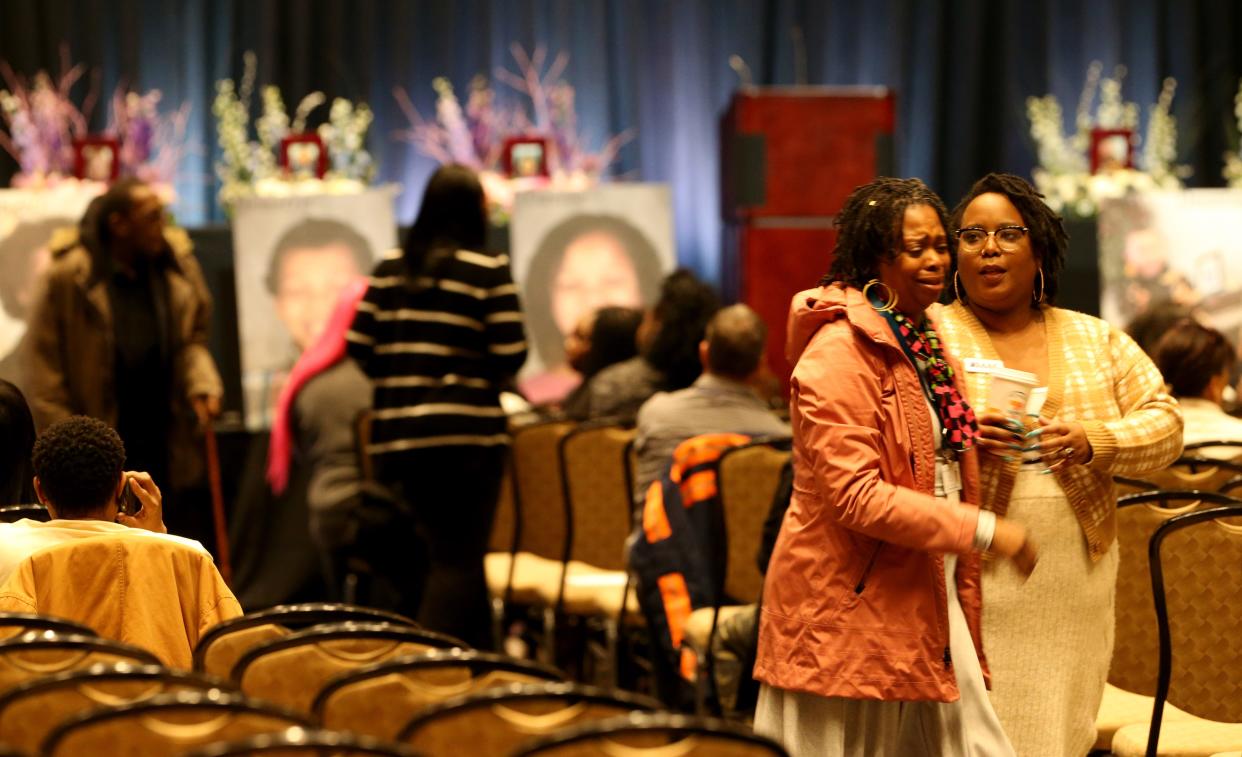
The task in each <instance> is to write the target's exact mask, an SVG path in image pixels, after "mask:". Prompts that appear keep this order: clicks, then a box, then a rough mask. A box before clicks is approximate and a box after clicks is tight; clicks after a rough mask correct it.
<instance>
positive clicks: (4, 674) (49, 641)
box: [0, 631, 160, 693]
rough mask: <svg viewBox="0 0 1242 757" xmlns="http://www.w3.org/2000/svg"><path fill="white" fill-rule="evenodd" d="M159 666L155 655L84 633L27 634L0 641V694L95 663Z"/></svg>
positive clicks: (53, 632) (46, 632)
mask: <svg viewBox="0 0 1242 757" xmlns="http://www.w3.org/2000/svg"><path fill="white" fill-rule="evenodd" d="M117 662H130V663H137V664H139V665H159V664H160V661H159V660H158V659H156V657H155V655H153V654H151V653H150V652H148V651H146V650H145V649H139V648H138V647H135V646H131V645H129V644H122V643H121V642H119V641H111V640H110V639H101V638H99V637H97V636H86V635H84V634H72V633H69V634H64V633H57V632H56V631H29V632H27V633H24V634H22V635H21V636H15V637H13V638H11V639H5V640H4V641H0V693H4V692H7V691H9V690H10V689H12V688H13V687H15V686H18V685H20V684H23V683H25V682H26V681H30V680H33V679H35V678H42V677H44V676H49V675H53V674H55V673H63V672H65V671H69V670H79V669H81V668H89V667H90V666H91V665H94V664H96V663H117Z"/></svg>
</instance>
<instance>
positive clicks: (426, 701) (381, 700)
mask: <svg viewBox="0 0 1242 757" xmlns="http://www.w3.org/2000/svg"><path fill="white" fill-rule="evenodd" d="M564 679H565V677H564V675H563V674H562V673H561V672H560V671H559V670H556V669H555V668H551V667H549V666H547V665H543V664H540V663H537V662H531V661H527V660H518V659H514V658H512V657H503V656H501V655H495V654H491V653H488V652H478V651H475V650H468V649H446V650H436V651H432V652H427V653H425V654H421V655H411V656H406V657H397V658H393V659H390V660H386V661H384V662H380V663H376V664H374V665H368V666H366V667H362V668H358V669H357V670H354V671H351V672H349V673H346V674H344V675H341V676H338V677H336V678H334V679H332V680H331V681H329V682H328V684H327V685H326V686H324V687H323V688H322V689H320V691H319V694H318V695H317V696H316V697H315V701H314V703H313V705H312V707H311V709H312V711H313V712H314V714H315V717H316V718H317V719H318V721H319V723H320V724H322V725H323V726H324V727H325V728H335V729H339V730H350V731H354V732H356V733H365V734H367V735H368V736H374V737H376V738H381V739H392V738H395V737H396V735H397V733H398V732H399V731H400V730H401V727H402V726H404V725H405V724H406V723H408V722H409V720H410V718H411V717H413V716H414V715H416V714H417V713H419V712H420V711H422V710H423V709H425V708H427V707H428V706H430V705H433V704H436V703H437V702H443V701H445V700H447V699H452V698H453V697H458V696H462V695H464V694H470V693H475V692H478V691H484V690H486V689H491V688H495V687H498V686H505V685H508V684H514V683H538V682H547V681H563V680H564Z"/></svg>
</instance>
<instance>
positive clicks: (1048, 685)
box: [937, 174, 1182, 755]
mask: <svg viewBox="0 0 1242 757" xmlns="http://www.w3.org/2000/svg"><path fill="white" fill-rule="evenodd" d="M951 220H952V224H953V226H954V227H955V232H954V234H953V236H954V237H955V239H956V256H955V260H954V266H955V272H954V276H953V287H954V295H955V298H956V301H955V302H953V303H952V304H951V305H949V306H947V307H943V308H939V313H938V314H937V315H938V321H939V331H940V335H941V338H942V339H943V340H944V343H945V346H946V347H948V348H949V350H950V351H951V352H953V353H955V354H956V355H957V356H958V358H959V359H961V360H962V361H963V365H964V369H965V370H964V373H965V379H966V382H965V383H966V389H967V394H968V399H969V401H970V403H971V404H972V405H974V406H975V407H977V408H981V409H983V412H982V414H981V417H980V431H981V435H982V437H983V439H982V441H981V442H980V449H981V450H983V451H984V452H986V453H990V454H983V455H980V468H981V471H980V473H981V485H982V487H981V488H982V500H983V506H984V507H986V508H988V509H991V510H993V511H995V512H996V513H997V514H998V515H1003V516H1004V517H1006V518H1009V519H1012V520H1014V521H1016V522H1018V523H1021V524H1023V525H1025V526H1026V527H1027V529H1028V531H1029V533H1030V534H1031V537H1032V539H1033V540H1034V541H1035V542H1036V543H1037V544H1039V546H1040V561H1039V565H1038V566H1037V567H1036V569H1035V572H1034V573H1033V574H1032V575H1031V577H1030V578H1029V579H1028V580H1026V581H1023V579H1022V577H1021V576H1020V575H1019V574H1018V573H1017V572H1016V571H1015V570H1014V568H1013V566H1012V564H1011V563H1010V562H1009V561H1005V560H995V561H991V562H990V563H988V564H987V565H986V567H985V569H984V573H983V639H984V644H985V653H986V656H987V659H988V661H989V663H990V664H991V669H992V701H993V705H994V707H995V709H996V712H997V714H998V715H999V716H1000V719H1001V723H1002V724H1003V725H1004V728H1005V732H1006V733H1007V734H1009V737H1010V739H1011V741H1012V742H1013V746H1014V748H1015V750H1016V751H1017V753H1018V754H1019V755H1082V754H1085V753H1086V752H1087V751H1088V750H1089V749H1090V748H1091V745H1092V743H1093V742H1094V740H1095V714H1096V711H1097V710H1098V709H1099V703H1100V697H1101V696H1102V694H1103V690H1104V682H1105V679H1106V678H1107V676H1108V665H1109V659H1110V657H1111V656H1112V647H1113V597H1114V590H1113V587H1114V582H1115V579H1116V576H1117V544H1116V538H1115V537H1116V516H1115V510H1116V508H1115V501H1116V497H1115V493H1114V491H1113V483H1112V477H1113V476H1114V475H1124V476H1140V475H1141V474H1143V473H1146V472H1148V471H1151V470H1154V469H1157V468H1161V467H1163V466H1165V465H1167V464H1168V463H1170V462H1172V461H1173V460H1174V459H1175V458H1177V456H1178V455H1179V454H1180V453H1181V447H1182V442H1181V433H1182V420H1181V415H1180V413H1179V411H1178V408H1177V403H1176V401H1174V400H1173V399H1172V398H1171V397H1169V395H1167V394H1166V393H1165V391H1164V382H1163V379H1162V378H1161V377H1160V372H1159V371H1158V370H1157V369H1156V367H1155V366H1154V365H1153V364H1152V362H1151V360H1149V359H1148V357H1147V356H1146V354H1144V353H1143V351H1142V350H1141V349H1139V347H1138V346H1137V345H1136V344H1135V343H1134V342H1133V341H1132V340H1131V339H1130V338H1129V337H1128V336H1126V335H1125V334H1124V333H1122V332H1121V331H1120V330H1118V329H1115V328H1113V327H1112V326H1110V325H1109V324H1107V323H1105V322H1104V321H1101V320H1099V319H1097V318H1092V317H1090V316H1087V315H1084V314H1082V313H1077V312H1074V311H1072V310H1063V309H1060V308H1056V307H1053V306H1052V303H1053V301H1054V299H1055V296H1056V292H1057V276H1058V274H1059V273H1060V271H1061V269H1062V267H1063V264H1064V261H1065V251H1066V247H1067V245H1068V238H1067V236H1066V234H1065V229H1064V227H1063V226H1062V224H1061V218H1060V217H1059V216H1058V215H1057V214H1056V213H1054V212H1053V211H1052V209H1050V208H1049V207H1048V206H1047V205H1046V204H1045V203H1044V202H1043V199H1042V195H1040V194H1039V193H1038V192H1037V191H1036V190H1035V189H1034V188H1033V187H1032V186H1031V185H1030V184H1029V183H1027V182H1026V181H1025V180H1024V179H1021V178H1019V177H1017V176H1013V175H1010V174H988V175H987V176H985V177H983V178H982V179H980V180H979V181H978V182H976V183H975V185H974V186H973V187H972V188H971V190H970V192H969V193H967V195H966V197H964V198H963V199H962V201H961V202H960V203H958V206H957V207H956V208H955V209H954V211H953V217H952V219H951ZM1002 367H1003V368H1007V369H1013V370H1018V371H1025V372H1027V373H1031V374H1034V375H1035V377H1036V380H1037V383H1036V386H1037V387H1044V388H1045V389H1046V396H1045V398H1044V400H1043V405H1042V407H1041V408H1039V409H1036V408H1035V407H1034V403H1032V404H1028V406H1027V408H1026V409H1027V411H1028V413H1031V414H1030V415H1027V416H1025V417H1024V418H1021V417H1020V418H1019V419H1018V420H1013V419H1012V416H1006V415H1002V414H1001V413H1000V412H999V411H998V410H996V409H993V408H990V407H989V402H988V397H989V390H990V388H991V384H992V380H993V373H994V372H995V371H996V370H997V369H999V368H1002ZM1031 394H1032V397H1033V398H1035V400H1036V402H1037V401H1038V397H1039V396H1040V395H1041V394H1042V392H1041V391H1034V390H1033V391H1032V392H1031Z"/></svg>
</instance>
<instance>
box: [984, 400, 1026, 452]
mask: <svg viewBox="0 0 1242 757" xmlns="http://www.w3.org/2000/svg"><path fill="white" fill-rule="evenodd" d="M1026 432H1027V430H1026V428H1024V427H1023V426H1020V425H1018V424H1017V423H1016V422H1015V421H1014V420H1013V419H1012V418H1010V417H1009V416H1007V415H1004V414H1002V413H999V412H997V411H995V410H985V411H984V412H983V413H982V414H981V415H980V416H979V449H981V450H983V451H984V452H987V453H989V454H993V455H996V456H997V457H1001V458H1005V459H1006V461H1008V460H1010V459H1013V460H1016V459H1018V458H1020V457H1021V456H1022V447H1023V446H1026V445H1027V444H1029V442H1027V440H1026V437H1025V435H1026Z"/></svg>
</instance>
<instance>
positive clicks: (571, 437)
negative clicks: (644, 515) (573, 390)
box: [539, 421, 642, 685]
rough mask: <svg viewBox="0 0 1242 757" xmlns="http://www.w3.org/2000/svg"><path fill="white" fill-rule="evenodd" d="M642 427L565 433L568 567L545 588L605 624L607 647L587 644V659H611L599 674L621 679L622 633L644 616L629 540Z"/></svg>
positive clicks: (554, 602) (548, 597) (563, 608)
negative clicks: (627, 553) (630, 568)
mask: <svg viewBox="0 0 1242 757" xmlns="http://www.w3.org/2000/svg"><path fill="white" fill-rule="evenodd" d="M634 437H635V430H634V429H633V428H632V427H630V428H627V427H623V426H619V425H616V424H614V423H612V422H610V421H599V422H596V423H592V424H583V425H582V426H579V427H578V428H577V429H575V430H574V431H572V432H571V433H569V434H567V435H565V436H564V437H562V439H561V443H560V447H559V449H558V454H559V455H560V458H561V474H562V479H561V486H562V489H563V492H564V495H563V500H564V502H565V521H566V524H567V531H568V537H567V539H566V544H565V551H564V553H563V560H564V565H565V569H564V571H562V573H561V580H560V581H558V582H557V584H556V585H555V586H553V585H546V586H542V587H540V589H539V602H540V604H541V605H544V606H548V605H551V606H553V607H554V608H555V610H556V612H557V614H558V616H560V615H567V616H573V617H577V618H582V619H586V620H588V621H590V623H591V624H592V625H594V626H596V627H598V628H600V629H602V631H603V636H604V643H603V646H602V649H601V648H600V647H598V646H597V645H594V644H588V645H587V651H586V655H585V657H586V660H587V661H589V662H598V661H600V660H602V661H603V668H604V671H603V674H602V675H599V676H597V677H598V678H600V679H602V680H604V681H606V682H607V684H608V685H615V684H616V671H617V665H618V658H617V654H618V638H619V636H620V629H621V628H622V627H623V626H625V625H636V624H638V623H640V622H641V620H642V612H641V610H640V608H639V606H638V596H637V594H636V593H635V590H634V588H635V587H634V586H632V585H631V582H630V580H629V572H628V571H627V566H626V562H625V540H626V538H627V537H629V535H630V530H631V528H632V527H633V511H634V500H633V494H632V492H633V488H634V485H633V481H634V465H635V459H634Z"/></svg>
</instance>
